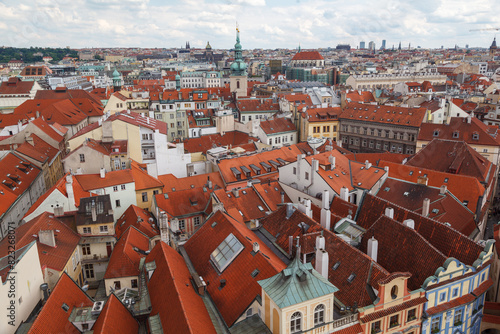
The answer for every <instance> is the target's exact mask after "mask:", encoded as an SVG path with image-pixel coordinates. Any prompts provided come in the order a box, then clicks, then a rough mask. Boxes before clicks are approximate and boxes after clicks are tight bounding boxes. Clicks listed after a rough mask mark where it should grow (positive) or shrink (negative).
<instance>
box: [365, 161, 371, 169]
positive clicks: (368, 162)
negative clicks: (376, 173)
mask: <svg viewBox="0 0 500 334" xmlns="http://www.w3.org/2000/svg"><path fill="white" fill-rule="evenodd" d="M371 166H372V164H371V163H370V161H368V160H366V161H365V168H366V169H370V167H371Z"/></svg>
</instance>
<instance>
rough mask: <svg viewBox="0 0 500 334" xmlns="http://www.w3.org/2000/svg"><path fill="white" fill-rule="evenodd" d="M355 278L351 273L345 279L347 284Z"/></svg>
mask: <svg viewBox="0 0 500 334" xmlns="http://www.w3.org/2000/svg"><path fill="white" fill-rule="evenodd" d="M355 278H356V274H355V273H352V274H350V275H349V277H347V282H349V283H352V281H354V279H355Z"/></svg>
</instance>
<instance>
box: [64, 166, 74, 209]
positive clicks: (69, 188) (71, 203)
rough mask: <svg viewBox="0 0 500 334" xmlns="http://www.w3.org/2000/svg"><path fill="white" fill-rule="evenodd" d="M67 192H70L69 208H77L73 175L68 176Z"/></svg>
mask: <svg viewBox="0 0 500 334" xmlns="http://www.w3.org/2000/svg"><path fill="white" fill-rule="evenodd" d="M66 193H67V194H68V204H69V205H68V210H69V211H71V210H74V209H75V208H76V202H75V193H74V191H73V177H72V176H71V175H68V176H66Z"/></svg>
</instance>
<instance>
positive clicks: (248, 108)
mask: <svg viewBox="0 0 500 334" xmlns="http://www.w3.org/2000/svg"><path fill="white" fill-rule="evenodd" d="M236 107H237V108H238V110H239V111H240V112H242V113H244V112H278V111H279V110H280V105H279V103H275V102H273V99H271V98H265V99H255V98H250V99H246V98H241V99H239V100H238V101H237V102H236Z"/></svg>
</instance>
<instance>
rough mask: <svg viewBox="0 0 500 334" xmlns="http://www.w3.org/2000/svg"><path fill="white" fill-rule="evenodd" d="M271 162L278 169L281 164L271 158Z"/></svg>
mask: <svg viewBox="0 0 500 334" xmlns="http://www.w3.org/2000/svg"><path fill="white" fill-rule="evenodd" d="M269 163H270V164H271V165H273V167H274V168H276V169H278V167H279V166H280V164H279V163H277V162H276V161H274V160H269Z"/></svg>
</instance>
